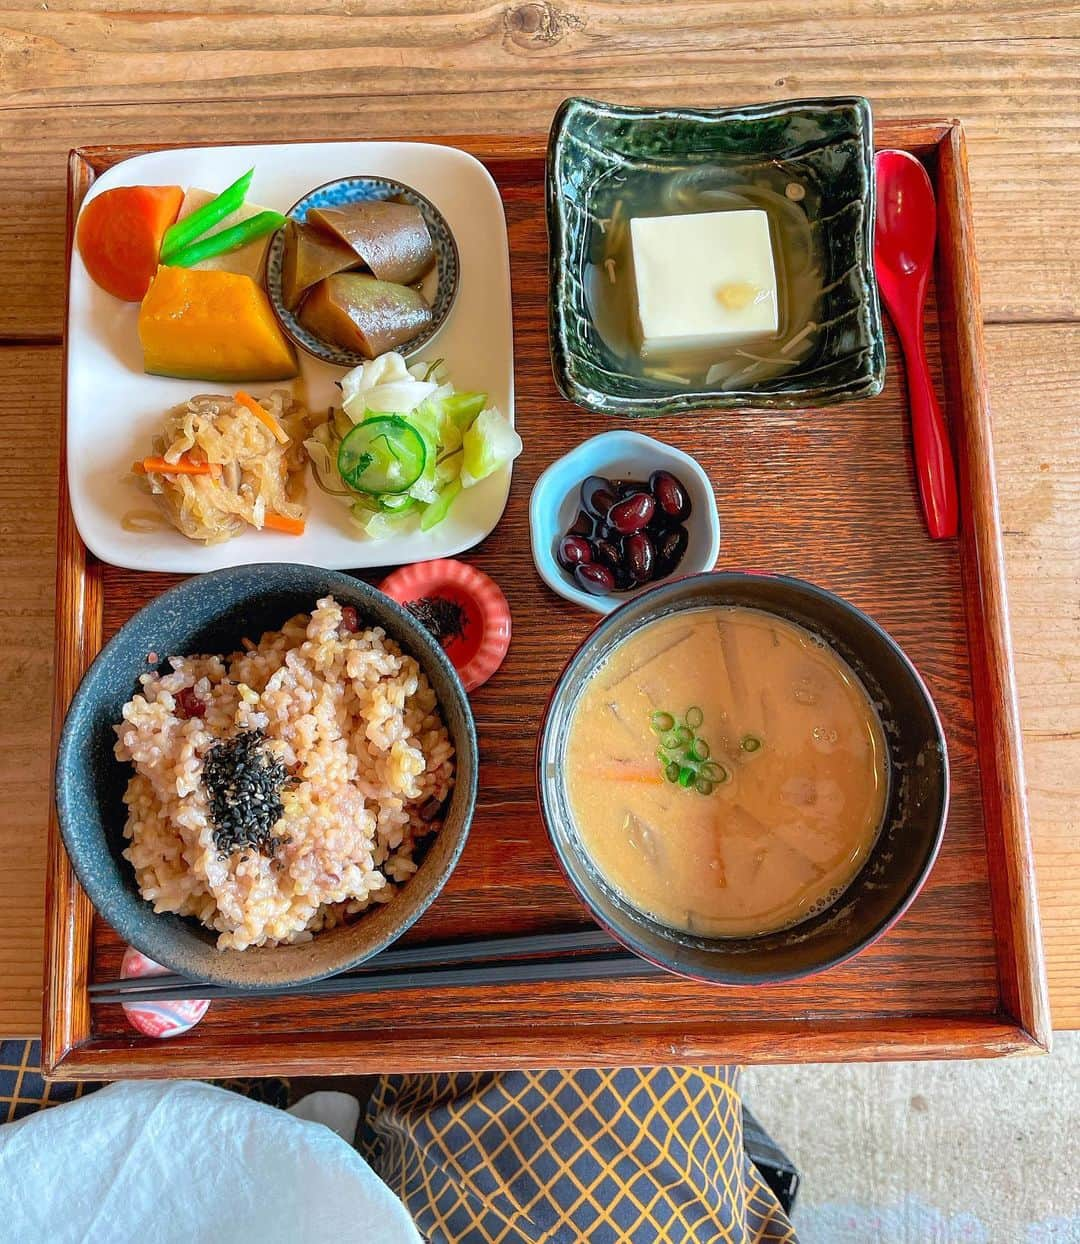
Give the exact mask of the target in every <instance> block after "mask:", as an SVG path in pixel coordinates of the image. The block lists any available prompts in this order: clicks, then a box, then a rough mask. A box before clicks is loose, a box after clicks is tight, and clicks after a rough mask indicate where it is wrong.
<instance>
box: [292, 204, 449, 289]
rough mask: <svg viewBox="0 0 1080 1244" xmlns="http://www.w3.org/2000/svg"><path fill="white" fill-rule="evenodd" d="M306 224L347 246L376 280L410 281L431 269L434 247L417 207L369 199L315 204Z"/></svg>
mask: <svg viewBox="0 0 1080 1244" xmlns="http://www.w3.org/2000/svg"><path fill="white" fill-rule="evenodd" d="M307 223H308V225H313V226H315V227H316V228H318V229H323V230H325V231H326V232H327V233H329V234H331V235H332V236H334V237H336V238H338V239H339V240H340V241H342V242H344V243H345V244H346V245H348V246H351V247H352V248H353V250H354V251H355V252H356V253H357V254H358V255H359V256H360V258H361V259H362V260H363V261H364V263H365V264H366V265H367V266H368V267H369V268H370V269H371V271H372V273H373V274H374V275H375V276H376V277H377V278H378V280H380V281H394V282H399V283H400V284H402V285H411V284H412V283H413V282H414V281H418V280H419V279H420V278H421V277H422V276H423V275H424V274H425V273H426V272H428V271H429V270H430V269H431V265H432V264H433V263H434V262H435V247H434V245H433V244H432V241H431V234H430V233H428V227H427V225H426V224H425V223H424V218H423V216H422V215H421V214H420V209H419V208H418V207H413V205H412V204H411V203H395V202H393V201H392V200H389V199H369V200H365V201H363V202H359V203H347V204H345V206H344V207H317V208H312V209H311V211H309V212H308V214H307Z"/></svg>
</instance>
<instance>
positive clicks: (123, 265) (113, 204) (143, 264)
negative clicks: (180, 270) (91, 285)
mask: <svg viewBox="0 0 1080 1244" xmlns="http://www.w3.org/2000/svg"><path fill="white" fill-rule="evenodd" d="M183 201H184V192H183V190H182V189H181V188H180V187H179V186H117V188H116V189H115V190H106V191H105V193H104V194H99V195H98V196H97V198H96V199H91V200H90V202H89V203H87V205H86V207H84V208H83V211H82V214H81V215H80V216H79V226H78V229H77V230H76V235H75V236H76V240H77V241H78V243H79V254H80V255H82V258H83V263H84V264H86V270H87V272H89V273H90V276H91V277H92V278H93V280H94V281H96V282H97V284H98V285H100V286H101V288H102V289H104V290H107V291H108V292H109V293H110V294H112V295H114V297H116V298H123V299H124V301H125V302H139V301H141V300H142V297H143V295H144V294H145V293H146V291H147V290H148V289H149V288H150V282H151V281H152V280H153V279H154V273H155V272H157V268H158V252H159V251H160V250H161V239H162V237H163V236H164V234H165V230H166V229H167V228H168V227H169V226H170V225H171V224H172V222H173V221H174V220H175V219H176V214H177V212H179V210H180V204H181V203H182V202H183Z"/></svg>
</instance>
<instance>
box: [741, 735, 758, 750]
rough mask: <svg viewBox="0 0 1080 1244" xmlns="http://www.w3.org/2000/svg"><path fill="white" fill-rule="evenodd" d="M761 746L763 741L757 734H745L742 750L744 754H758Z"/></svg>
mask: <svg viewBox="0 0 1080 1244" xmlns="http://www.w3.org/2000/svg"><path fill="white" fill-rule="evenodd" d="M760 746H761V740H760V739H759V738H758V737H757V735H756V734H744V735H743V740H742V749H743V751H744V752H756V751H757V750H758V748H759V747H760Z"/></svg>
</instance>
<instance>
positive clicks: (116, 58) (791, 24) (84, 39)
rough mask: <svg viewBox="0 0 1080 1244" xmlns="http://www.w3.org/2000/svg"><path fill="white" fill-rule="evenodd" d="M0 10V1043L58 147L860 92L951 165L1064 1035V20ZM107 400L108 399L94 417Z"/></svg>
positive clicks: (1075, 923) (39, 684)
mask: <svg viewBox="0 0 1080 1244" xmlns="http://www.w3.org/2000/svg"><path fill="white" fill-rule="evenodd" d="M216 7H217V6H215V5H213V4H211V3H210V2H209V0H204V3H203V4H202V5H200V4H199V3H197V0H195V2H189V3H186V4H184V5H183V6H179V5H177V4H174V3H166V2H161V0H157V2H151V3H145V2H144V3H133V2H132V0H0V156H2V160H0V256H2V260H3V277H4V285H3V296H2V297H0V463H2V467H0V581H2V584H3V587H4V595H3V597H2V598H0V795H2V799H0V1035H2V1036H17V1035H24V1034H25V1035H30V1034H33V1033H36V1032H37V1031H38V1027H39V1007H40V971H41V966H40V965H41V926H42V898H43V886H44V881H43V870H44V853H45V819H46V809H47V805H48V799H49V783H50V773H51V756H50V739H49V704H50V676H51V671H50V665H51V645H52V624H53V619H52V596H53V551H54V538H55V509H56V480H55V474H56V459H57V434H58V426H59V412H60V365H61V350H60V334H61V331H62V320H63V306H64V297H63V283H64V256H63V237H64V221H63V210H64V207H63V205H64V178H65V170H66V160H65V156H66V153H67V151H68V149H69V148H71V147H74V146H80V145H86V144H100V143H138V142H177V143H185V142H188V143H200V142H217V141H245V140H257V139H273V140H278V141H287V140H288V139H290V138H313V137H318V138H341V139H345V138H349V139H360V138H377V137H384V136H407V135H410V134H439V133H476V132H485V131H486V132H493V131H495V132H497V131H506V132H518V131H533V132H535V131H538V130H544V129H546V128H547V125H548V122H549V120H550V117H551V114H552V112H553V110H554V108H555V106H556V105H557V104H558V102H559V101H560V100H561V99H562V98H563V97H564V96H566V95H568V94H585V95H591V96H593V97H595V98H600V99H610V100H615V101H620V102H624V103H651V104H663V103H680V104H700V105H723V104H736V103H745V102H751V101H760V100H767V99H779V98H798V97H805V96H810V95H825V94H841V93H845V94H846V93H851V92H861V93H863V94H866V95H868V96H869V97H870V99H871V102H872V103H873V105H874V108H875V110H876V112H877V114H878V115H879V116H890V117H928V116H933V117H957V118H959V119H960V120H961V121H962V122H963V123H964V125H965V127H966V129H967V134H968V141H969V147H970V158H971V177H972V184H973V194H974V200H975V219H976V228H977V238H976V241H977V245H978V251H979V258H980V261H981V267H982V283H983V310H984V316H985V319H986V322H987V334H986V336H987V349H988V354H989V367H990V378H991V393H992V398H993V407H994V415H995V429H996V459H997V472H998V486H999V489H1000V493H1001V507H1002V521H1003V525H1004V530H1005V546H1006V554H1007V564H1008V576H1009V591H1010V601H1011V614H1012V630H1013V640H1014V645H1015V653H1016V666H1017V677H1018V682H1019V692H1020V711H1021V717H1022V721H1023V726H1024V745H1025V754H1026V762H1027V778H1028V795H1029V800H1030V810H1031V822H1032V831H1033V836H1034V841H1035V851H1036V857H1037V866H1038V879H1039V887H1040V902H1041V910H1042V920H1043V929H1044V936H1045V943H1046V957H1047V967H1048V974H1049V981H1050V1000H1051V1006H1052V1009H1053V1016H1054V1023H1055V1026H1056V1027H1058V1028H1071V1027H1080V842H1078V840H1077V829H1078V827H1080V817H1078V808H1080V418H1078V417H1077V410H1078V409H1080V295H1078V290H1080V246H1078V245H1077V243H1078V241H1080V231H1078V229H1077V226H1076V219H1077V215H1076V212H1077V206H1076V205H1077V199H1078V197H1080V171H1078V170H1080V161H1078V160H1077V156H1078V154H1080V143H1078V131H1080V106H1078V105H1080V75H1078V73H1077V66H1078V64H1080V10H1077V9H1076V7H1075V6H1070V5H1068V4H1065V5H1063V4H1061V3H1059V2H1054V0H968V3H966V4H965V5H964V6H963V13H962V16H961V15H959V14H958V13H957V11H956V7H955V6H954V5H953V4H951V3H947V2H946V0H879V3H876V4H874V5H864V4H861V3H858V2H857V0H824V3H822V4H818V5H816V6H811V7H809V8H808V7H807V6H806V5H805V4H804V3H802V0H769V3H767V4H762V3H760V0H651V2H650V3H629V2H625V3H624V2H622V0H602V2H601V0H563V2H562V3H559V4H557V5H556V4H550V3H500V2H498V0H494V2H490V3H480V2H479V0H421V2H420V3H414V2H412V0H375V2H373V3H364V2H363V0H307V2H305V0H231V2H230V4H229V5H228V6H227V7H228V12H227V13H216V12H214V11H213V10H214V9H215V8H216ZM101 400H102V401H103V402H107V401H108V394H107V393H103V394H102V395H101Z"/></svg>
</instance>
